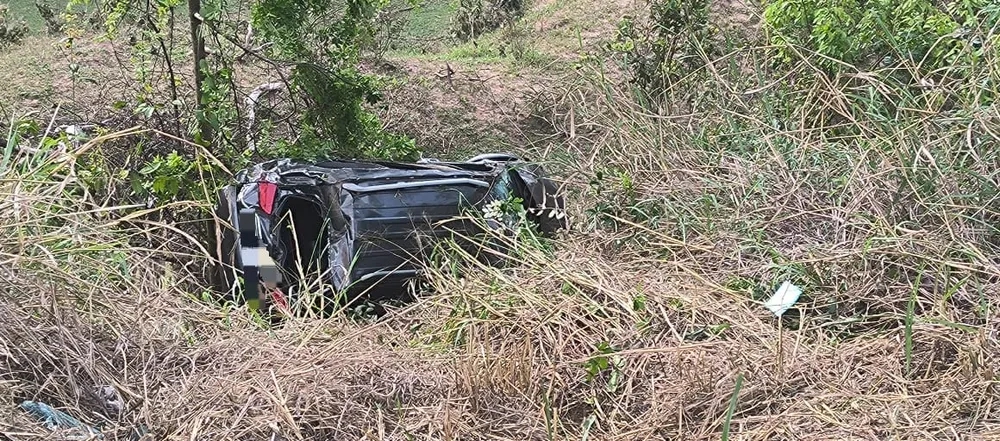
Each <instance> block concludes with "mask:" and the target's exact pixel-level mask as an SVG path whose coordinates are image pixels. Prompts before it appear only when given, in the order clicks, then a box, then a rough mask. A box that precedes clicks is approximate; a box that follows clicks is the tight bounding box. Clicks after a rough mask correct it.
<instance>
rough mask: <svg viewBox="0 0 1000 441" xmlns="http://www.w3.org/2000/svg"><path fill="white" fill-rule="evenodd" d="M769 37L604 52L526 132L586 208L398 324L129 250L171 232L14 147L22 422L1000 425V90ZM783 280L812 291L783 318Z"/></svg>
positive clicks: (670, 428)
mask: <svg viewBox="0 0 1000 441" xmlns="http://www.w3.org/2000/svg"><path fill="white" fill-rule="evenodd" d="M767 50H768V48H756V47H751V48H742V49H740V50H738V51H733V52H730V53H727V55H725V56H723V57H720V58H718V59H711V60H703V61H704V63H703V67H702V68H701V69H699V70H697V71H694V72H690V73H688V76H687V77H685V78H684V79H683V80H682V81H681V83H679V84H678V85H676V86H675V87H676V88H675V91H674V93H673V94H672V95H669V96H668V97H667V99H666V100H664V101H663V102H662V103H661V105H660V106H659V108H656V109H653V108H651V107H653V106H648V105H647V106H644V105H640V104H637V103H636V100H635V95H634V93H635V91H634V89H632V88H630V87H629V86H628V85H627V84H623V83H619V82H618V81H617V77H616V76H615V75H602V73H604V74H606V73H607V72H606V71H602V70H601V68H600V64H589V65H587V66H585V67H584V68H582V69H581V73H580V74H576V75H574V76H566V77H562V79H560V80H559V81H558V82H553V84H550V85H547V86H549V87H546V88H545V89H544V90H542V91H539V92H538V93H536V94H535V95H536V96H540V97H544V98H545V99H546V100H548V101H549V103H550V107H549V108H548V109H546V110H547V112H531V114H532V115H534V117H535V118H536V119H538V118H542V117H544V118H545V120H546V121H545V122H546V123H547V124H548V128H547V129H548V130H549V131H550V133H552V135H551V136H549V137H547V138H540V139H539V138H533V139H532V140H533V141H535V144H534V145H533V146H532V147H531V148H530V149H527V150H528V151H527V152H528V153H532V154H535V155H536V156H540V157H544V158H547V159H549V160H550V161H552V166H553V167H554V168H555V169H557V170H558V171H559V173H560V174H561V176H563V177H564V178H565V184H566V187H567V189H568V190H569V191H570V197H569V200H570V202H571V206H570V210H571V213H570V214H571V218H572V220H573V227H572V229H571V231H570V232H568V233H566V234H565V235H564V236H563V237H560V238H559V239H558V240H555V241H552V242H549V241H541V240H520V241H516V242H512V243H511V245H512V248H513V250H512V252H514V253H517V257H518V259H519V260H520V261H521V263H520V264H518V265H516V266H514V267H512V268H506V269H498V268H490V267H479V266H475V264H474V263H472V262H471V261H469V260H467V259H463V257H462V256H461V255H460V254H447V253H446V254H444V255H445V256H447V258H442V259H441V260H440V261H437V262H435V264H433V265H431V266H430V267H429V268H428V269H429V277H428V286H427V289H426V292H424V293H423V295H421V296H420V297H419V299H418V300H417V301H416V302H415V303H413V304H410V305H407V306H405V307H403V308H400V309H397V310H393V311H390V313H389V314H388V315H386V316H385V317H382V318H381V319H374V318H371V317H364V316H361V317H359V316H356V315H350V314H346V315H343V316H338V317H335V318H331V319H322V320H321V319H305V318H302V319H293V320H290V321H289V322H287V323H284V324H283V325H281V326H277V327H272V326H269V325H267V324H264V323H262V322H260V321H259V320H258V319H256V318H255V317H253V316H251V315H250V314H248V313H247V311H245V310H243V309H239V308H233V307H230V306H227V305H220V304H217V303H215V302H213V301H212V300H211V299H210V296H207V295H203V294H204V293H203V291H202V288H201V287H199V286H197V284H195V283H191V280H192V279H193V278H195V277H192V276H191V274H194V273H198V272H199V271H200V268H201V267H202V266H204V265H206V264H207V261H206V259H205V254H206V253H205V252H204V251H203V250H201V249H200V248H199V247H198V246H197V245H196V244H194V243H191V242H189V241H185V240H184V236H183V235H176V234H173V235H171V236H170V237H173V238H176V239H175V240H176V241H177V242H171V243H167V244H163V245H158V246H155V247H152V246H151V247H136V246H134V245H130V242H129V238H130V237H131V236H133V235H139V234H143V235H145V234H161V233H163V232H164V231H167V230H170V229H171V226H170V225H163V224H157V223H145V224H135V223H131V224H125V223H122V222H120V221H121V220H123V218H124V219H128V220H130V221H136V218H135V216H132V214H134V213H135V211H134V210H135V209H136V208H135V207H106V206H102V204H95V203H93V202H91V201H90V199H88V198H87V197H86V196H85V195H83V194H81V193H80V192H79V191H78V186H77V181H76V177H75V176H74V173H73V170H74V168H73V166H72V165H73V155H72V154H71V153H72V152H69V153H70V154H56V153H51V152H47V151H42V152H38V153H33V154H32V153H25V152H23V151H19V150H17V149H14V148H13V147H10V150H9V151H10V152H11V155H12V159H11V161H9V162H8V161H6V160H5V161H4V162H3V166H0V277H2V279H3V286H4V287H3V289H0V409H2V411H0V437H7V438H10V439H49V438H50V437H51V434H50V432H49V431H48V430H47V429H46V428H45V427H44V426H43V425H41V424H40V423H39V422H37V421H35V420H33V419H31V418H30V417H28V416H27V415H26V414H25V413H24V412H22V411H21V410H20V409H18V408H17V405H18V404H19V403H20V402H21V401H23V400H34V401H42V402H46V403H49V404H52V405H53V406H56V407H58V408H60V409H62V410H64V411H66V412H67V413H69V414H71V415H73V416H75V417H77V418H79V419H81V420H83V421H84V422H86V423H88V424H91V425H100V426H101V427H102V429H103V433H104V436H105V439H140V438H139V437H138V436H135V437H133V436H132V434H133V432H134V431H136V430H140V431H147V432H148V433H147V435H145V437H144V438H141V439H143V440H146V439H171V440H173V439H178V440H180V439H184V440H190V439H206V440H207V439H289V440H293V439H307V440H325V439H375V440H487V439H489V440H583V439H589V440H658V439H693V440H702V439H704V440H712V439H720V438H723V439H726V437H728V439H741V440H743V439H745V440H758V439H760V440H763V439H769V440H782V439H789V440H791V439H795V440H800V439H850V440H882V439H984V440H985V439H1000V407H998V406H1000V403H997V402H996V397H997V396H998V395H997V390H996V388H997V387H998V384H1000V377H998V373H997V371H996V369H997V368H996V366H998V363H1000V348H998V346H997V345H998V343H1000V325H998V323H997V317H998V316H997V312H996V307H997V302H998V301H1000V294H998V293H1000V286H998V281H1000V268H998V266H997V265H998V263H997V262H998V258H997V256H998V248H997V247H998V246H1000V241H998V239H1000V232H998V230H997V228H998V227H1000V216H998V215H1000V213H998V211H1000V205H998V204H1000V203H998V198H1000V196H998V194H997V191H996V187H997V185H1000V179H998V166H1000V148H998V145H997V144H998V142H1000V138H998V135H997V133H996V129H995V127H997V124H998V122H1000V113H998V112H997V106H996V104H994V103H989V104H984V105H981V106H973V105H957V106H956V105H954V103H952V104H943V103H944V101H943V100H939V99H938V98H937V97H939V96H948V97H950V99H952V100H953V101H955V100H957V101H961V100H962V99H963V98H962V97H964V96H965V95H963V94H964V93H966V92H967V90H963V89H962V87H963V86H962V85H961V84H956V85H951V86H948V85H944V86H937V87H936V88H928V89H927V90H925V91H917V92H913V91H900V88H898V86H897V85H896V84H895V83H893V79H892V78H893V77H892V75H891V73H892V72H894V71H895V70H896V69H904V68H907V67H912V66H895V67H893V68H887V69H886V70H885V71H875V72H864V73H859V74H858V75H857V76H855V77H837V78H828V77H826V76H824V75H823V74H821V73H820V72H817V71H816V70H815V69H813V68H812V67H811V65H810V63H809V62H808V61H809V58H808V57H804V59H803V60H800V61H801V63H800V64H798V65H797V67H796V68H795V69H793V70H792V71H791V72H788V73H787V77H788V78H794V79H795V81H794V82H791V83H787V82H782V81H781V80H780V79H779V78H775V77H773V76H772V75H773V72H771V71H769V70H768V69H767V68H766V67H765V66H766V63H765V62H764V61H762V60H766V57H768V56H769V52H767ZM985 54H986V55H985V56H986V57H991V59H993V62H992V64H990V63H985V64H986V65H991V66H994V68H993V69H990V70H987V71H984V72H980V73H979V75H981V76H980V77H979V80H981V84H986V85H987V86H986V87H993V88H994V90H993V92H996V90H995V87H996V84H997V81H998V80H1000V77H998V75H1000V71H997V70H996V69H995V67H996V66H1000V64H998V63H996V60H995V57H996V52H995V47H992V46H990V47H987V50H986V51H985ZM421 66H424V65H421ZM420 72H421V75H422V76H425V77H430V76H431V75H432V72H430V71H426V70H424V71H420ZM782 75H784V74H782ZM566 78H571V79H572V80H567V79H566ZM810 79H811V80H813V81H809V80H810ZM432 81H444V80H442V79H440V78H434V79H432ZM859 83H860V84H859ZM867 85H871V89H868V88H862V86H867ZM479 86H482V85H481V84H477V87H479ZM468 87H470V89H467V90H471V92H468V93H469V94H470V95H472V94H475V93H477V92H478V93H482V91H483V89H473V88H471V86H468ZM858 90H864V91H869V90H874V91H876V92H879V93H885V94H886V95H885V97H887V99H889V98H891V100H893V102H895V103H897V104H899V105H898V106H897V107H898V111H897V112H895V113H893V114H892V115H891V118H887V117H885V115H883V114H881V113H878V112H869V111H868V110H867V109H870V107H867V106H868V105H869V104H870V102H871V101H866V100H865V99H862V98H859V96H862V97H864V95H859V94H858V93H857V92H858ZM886 91H888V92H886ZM411 93H413V99H411V100H409V101H411V103H418V104H419V103H424V101H419V100H418V99H419V98H423V97H422V96H420V92H419V91H417V92H411ZM867 99H870V98H867ZM510 100H511V99H510V98H509V97H508V98H506V99H505V101H510ZM429 101H435V102H438V103H440V101H442V100H438V99H437V98H436V97H432V98H431V99H430V100H429ZM421 105H422V104H421ZM449 106H450V105H444V106H442V107H445V108H448V107H449ZM949 106H951V107H949ZM417 107H420V106H417ZM455 107H458V106H457V105H456V106H455ZM456 112H457V111H456ZM391 114H392V113H391V112H390V115H391ZM523 117H524V115H521V116H519V118H523ZM402 118H403V117H402V116H400V117H399V121H402ZM490 118H492V117H490V116H487V117H484V118H483V119H484V120H485V119H490ZM389 120H390V121H392V119H391V118H390V119H389ZM516 120H517V118H513V119H512V120H511V121H505V124H510V125H509V126H506V127H514V126H516V124H517V121H516ZM536 123H538V121H536ZM400 124H402V123H400ZM409 124H414V125H416V123H414V122H413V121H410V122H409ZM498 125H499V123H498ZM471 126H472V127H477V126H475V125H471ZM432 127H433V128H434V129H433V130H428V132H427V133H428V134H427V136H428V137H429V138H428V139H433V138H432V137H433V136H443V135H441V134H440V133H435V132H439V131H440V130H438V129H439V128H440V127H439V126H432ZM505 130H506V129H505ZM475 133H479V132H475ZM475 133H472V134H470V135H469V139H473V138H475ZM113 136H114V135H111V137H113ZM508 136H509V133H508ZM105 141H107V140H102V139H98V140H94V141H91V143H90V144H87V145H85V146H83V147H82V148H84V149H91V148H96V147H97V146H98V145H99V144H100V143H101V142H105ZM441 142H442V145H445V144H444V141H443V140H442V141H441ZM458 144H461V143H458ZM188 204H193V203H188ZM173 208H175V207H173V206H168V207H166V208H164V209H167V210H169V209H173ZM168 250H169V251H168ZM168 257H169V259H168ZM168 261H169V262H186V263H187V266H186V267H184V266H180V265H177V264H175V263H167V262H168ZM459 268H463V269H464V270H465V271H456V269H459ZM785 280H790V281H792V282H794V283H796V284H797V285H799V286H801V287H803V288H804V295H803V297H802V298H801V299H800V301H799V302H798V304H797V305H796V307H795V308H793V309H792V310H791V311H789V313H787V314H786V315H785V316H784V317H783V318H781V319H778V318H775V317H774V316H773V315H771V314H770V313H768V312H767V310H765V309H764V308H763V307H762V306H761V302H762V301H763V300H764V299H766V298H767V297H768V296H769V295H770V294H771V293H773V291H774V288H775V287H776V286H777V285H778V284H780V283H781V282H782V281H785ZM104 385H108V386H111V387H113V388H114V389H115V391H116V392H117V394H118V395H119V396H120V398H121V400H122V402H123V403H124V404H125V407H124V409H123V410H122V411H121V412H117V410H116V409H114V408H111V407H109V406H108V405H107V403H106V400H102V399H101V398H99V397H98V396H96V394H95V393H94V390H95V388H96V387H99V386H104Z"/></svg>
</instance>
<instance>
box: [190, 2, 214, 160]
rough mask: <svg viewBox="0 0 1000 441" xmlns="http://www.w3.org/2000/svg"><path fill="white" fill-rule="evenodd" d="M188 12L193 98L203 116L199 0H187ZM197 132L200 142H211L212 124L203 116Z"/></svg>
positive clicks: (203, 44)
mask: <svg viewBox="0 0 1000 441" xmlns="http://www.w3.org/2000/svg"><path fill="white" fill-rule="evenodd" d="M188 12H189V14H190V16H191V46H192V48H193V49H194V87H195V98H196V99H197V101H198V102H197V105H196V107H197V109H198V110H199V111H201V112H200V113H201V114H202V116H204V110H205V107H204V105H205V103H204V102H203V98H202V96H203V92H202V90H201V85H202V83H203V82H204V79H205V73H204V72H203V71H202V70H201V65H202V62H203V61H204V60H205V38H204V36H203V35H202V33H201V29H202V26H201V0H188ZM198 132H199V133H198V135H199V137H200V138H201V142H202V143H204V144H205V145H208V144H210V143H211V142H212V126H211V125H209V123H208V120H207V119H206V118H204V117H203V118H200V120H199V121H198Z"/></svg>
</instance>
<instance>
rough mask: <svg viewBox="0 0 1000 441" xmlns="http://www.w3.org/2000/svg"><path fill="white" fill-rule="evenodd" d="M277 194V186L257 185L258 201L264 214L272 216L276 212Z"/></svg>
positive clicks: (269, 183)
mask: <svg viewBox="0 0 1000 441" xmlns="http://www.w3.org/2000/svg"><path fill="white" fill-rule="evenodd" d="M277 193H278V186H277V184H274V183H271V182H258V183H257V200H258V201H259V202H260V209H261V210H264V213H267V214H271V212H272V211H274V196H275V194H277Z"/></svg>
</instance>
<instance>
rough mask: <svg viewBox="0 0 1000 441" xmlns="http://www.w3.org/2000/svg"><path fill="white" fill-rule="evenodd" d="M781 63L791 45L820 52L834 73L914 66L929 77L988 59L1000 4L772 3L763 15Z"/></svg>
mask: <svg viewBox="0 0 1000 441" xmlns="http://www.w3.org/2000/svg"><path fill="white" fill-rule="evenodd" d="M764 20H765V22H766V25H767V28H768V30H769V31H770V32H771V37H770V38H771V42H772V43H774V44H776V45H779V46H780V49H779V55H780V59H781V60H782V61H784V62H786V63H787V62H789V61H791V60H792V58H794V49H793V47H800V48H803V49H805V50H806V51H807V52H810V53H815V54H817V55H818V57H816V63H817V64H818V65H820V66H822V67H823V68H825V69H826V70H828V71H830V72H837V71H841V70H843V69H844V68H845V65H846V64H855V65H856V66H857V68H858V69H870V68H873V67H877V66H886V65H891V64H893V63H895V62H898V61H900V60H910V61H913V62H915V63H917V64H919V65H920V66H921V67H923V70H924V71H933V70H935V69H939V68H943V67H948V66H951V65H955V64H965V63H967V62H968V61H970V60H971V59H974V58H976V57H977V56H981V55H982V49H983V45H984V43H985V42H984V38H983V37H984V35H985V34H986V33H989V32H990V30H991V29H993V28H994V27H996V25H997V23H998V22H1000V6H998V5H997V4H995V2H991V1H988V0H963V1H951V2H948V3H947V4H946V5H942V6H939V5H938V4H936V3H935V2H932V1H930V0H905V1H901V2H897V1H887V0H871V1H868V0H832V1H831V0H806V1H801V0H773V1H770V2H768V4H767V6H766V7H765V10H764Z"/></svg>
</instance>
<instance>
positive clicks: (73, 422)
mask: <svg viewBox="0 0 1000 441" xmlns="http://www.w3.org/2000/svg"><path fill="white" fill-rule="evenodd" d="M21 409H24V410H25V411H26V412H28V413H30V414H31V415H33V416H34V417H36V418H38V419H39V420H42V421H43V422H44V423H45V425H46V426H48V428H49V430H58V429H83V430H85V431H86V432H87V435H85V436H83V437H82V439H93V438H97V439H103V438H104V436H103V435H102V434H101V433H100V432H98V431H97V430H94V429H93V428H92V427H90V426H88V425H86V424H83V423H81V422H80V420H78V419H76V418H73V417H71V416H69V415H68V414H67V413H66V412H62V411H60V410H56V409H54V408H52V406H49V405H48V404H45V403H39V402H36V401H30V400H26V401H24V402H23V403H21Z"/></svg>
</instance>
